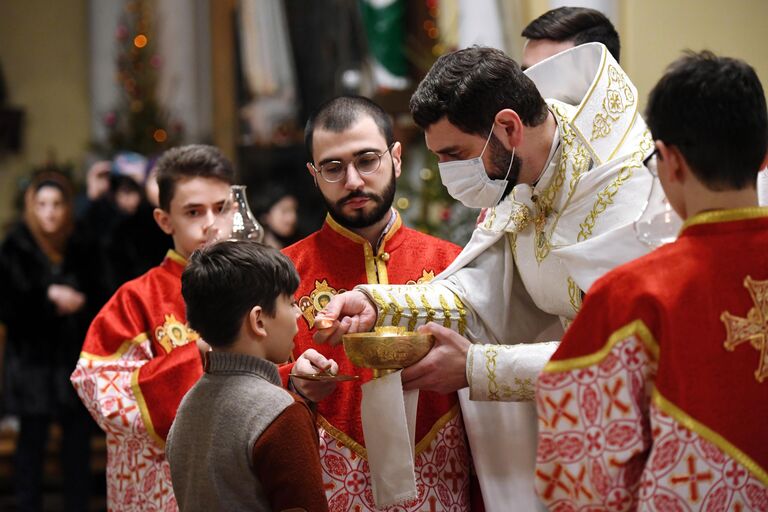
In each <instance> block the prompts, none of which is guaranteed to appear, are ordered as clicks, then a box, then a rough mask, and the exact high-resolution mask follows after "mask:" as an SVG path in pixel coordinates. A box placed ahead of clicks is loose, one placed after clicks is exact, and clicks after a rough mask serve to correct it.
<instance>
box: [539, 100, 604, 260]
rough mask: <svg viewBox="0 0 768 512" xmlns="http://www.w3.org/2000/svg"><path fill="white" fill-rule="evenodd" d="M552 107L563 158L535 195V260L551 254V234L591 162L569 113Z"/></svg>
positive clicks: (558, 106) (561, 108)
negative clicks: (565, 186)
mask: <svg viewBox="0 0 768 512" xmlns="http://www.w3.org/2000/svg"><path fill="white" fill-rule="evenodd" d="M550 109H551V111H552V113H553V114H554V115H555V116H556V117H557V119H558V126H559V129H560V134H561V139H562V149H561V154H560V160H559V162H558V164H557V172H556V173H555V175H554V176H553V178H552V180H551V182H550V183H549V185H548V186H547V188H546V189H544V191H542V192H541V193H540V194H538V195H536V196H535V201H534V207H535V210H536V211H535V214H534V219H533V223H534V227H535V231H536V233H535V238H534V241H535V244H534V251H535V255H536V261H538V262H539V263H541V262H542V261H543V260H544V259H545V258H546V257H547V256H548V255H549V252H550V250H551V248H552V246H551V244H550V240H551V239H552V234H553V233H554V231H555V228H556V227H557V223H558V222H559V220H560V216H561V215H562V212H563V211H564V210H565V209H566V208H567V206H568V204H569V203H570V201H571V197H572V196H573V194H574V192H575V191H576V185H577V184H578V182H579V179H581V176H582V174H583V173H585V172H586V171H587V170H588V169H589V165H590V162H591V159H590V157H589V152H588V151H587V149H586V148H585V147H584V146H583V145H582V144H580V143H578V141H577V139H576V135H575V134H574V131H573V129H572V127H571V124H570V122H569V120H568V113H567V112H566V110H565V109H564V108H563V107H562V106H560V105H558V104H557V103H550ZM569 166H570V176H571V178H570V182H569V185H568V196H567V197H566V198H565V200H564V201H562V207H561V208H560V209H559V211H557V210H556V209H555V207H554V204H555V202H556V199H557V197H558V195H559V193H560V191H561V189H562V187H563V184H564V183H565V178H566V176H567V175H568V174H569V173H568V168H569ZM532 199H533V198H532ZM552 214H556V218H555V219H554V221H553V222H552V223H551V226H550V228H549V232H547V230H546V227H547V219H548V218H549V217H550V216H551V215H552Z"/></svg>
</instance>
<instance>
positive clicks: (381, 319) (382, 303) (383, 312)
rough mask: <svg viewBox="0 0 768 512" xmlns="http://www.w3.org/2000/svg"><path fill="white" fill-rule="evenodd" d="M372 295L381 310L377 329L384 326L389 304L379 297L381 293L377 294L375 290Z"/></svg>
mask: <svg viewBox="0 0 768 512" xmlns="http://www.w3.org/2000/svg"><path fill="white" fill-rule="evenodd" d="M371 295H373V300H374V302H376V306H377V307H378V308H379V314H378V315H377V318H376V327H381V326H382V325H383V324H384V318H385V317H386V315H387V303H386V301H385V300H384V297H382V296H381V295H379V292H377V291H376V290H375V289H374V290H372V291H371Z"/></svg>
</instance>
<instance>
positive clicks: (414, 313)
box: [405, 293, 419, 331]
mask: <svg viewBox="0 0 768 512" xmlns="http://www.w3.org/2000/svg"><path fill="white" fill-rule="evenodd" d="M405 303H406V304H408V309H410V310H411V318H410V320H408V330H409V331H413V330H414V329H416V322H417V321H418V319H419V308H418V306H416V302H415V301H414V300H413V299H412V298H411V296H410V295H408V294H407V293H406V294H405Z"/></svg>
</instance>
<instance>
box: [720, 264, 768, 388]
mask: <svg viewBox="0 0 768 512" xmlns="http://www.w3.org/2000/svg"><path fill="white" fill-rule="evenodd" d="M744 287H745V288H746V289H747V290H749V294H750V295H751V296H752V301H753V302H754V303H755V307H753V308H750V310H749V312H747V317H746V318H742V317H739V316H734V315H732V314H730V313H729V312H727V311H724V312H723V314H722V315H720V320H722V322H723V323H724V324H725V331H726V334H727V337H726V340H725V343H723V346H724V347H725V349H726V350H728V351H730V352H733V351H734V350H735V349H736V347H737V346H738V345H741V344H742V343H744V342H747V341H748V342H749V344H750V345H752V347H753V348H754V349H755V350H758V351H759V352H760V362H759V363H758V367H757V370H756V371H755V378H756V379H757V382H760V383H762V382H763V381H764V380H765V379H766V378H768V280H766V281H755V280H754V279H752V278H751V277H750V276H747V277H746V278H745V279H744Z"/></svg>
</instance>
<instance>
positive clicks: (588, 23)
mask: <svg viewBox="0 0 768 512" xmlns="http://www.w3.org/2000/svg"><path fill="white" fill-rule="evenodd" d="M521 35H522V36H523V37H525V38H527V39H533V40H538V39H551V40H552V41H571V42H573V45H574V46H578V45H580V44H584V43H603V44H604V45H605V46H606V47H607V48H608V51H609V52H611V55H613V58H614V59H616V62H619V54H620V53H621V43H620V42H619V33H618V32H616V29H615V28H614V27H613V23H611V20H609V19H608V18H607V17H606V16H605V14H603V13H601V12H600V11H596V10H595V9H588V8H586V7H558V8H557V9H552V10H551V11H547V12H545V13H544V14H542V15H541V16H539V17H538V18H536V19H535V20H533V21H532V22H530V23H529V24H528V26H527V27H525V29H524V30H523V33H522V34H521Z"/></svg>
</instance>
